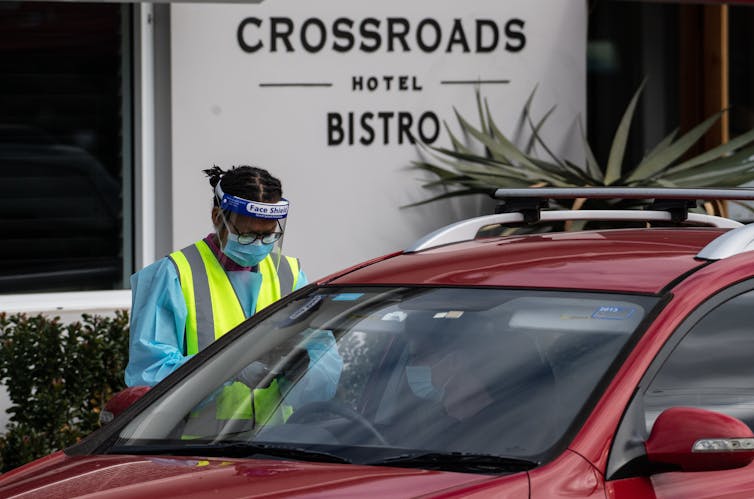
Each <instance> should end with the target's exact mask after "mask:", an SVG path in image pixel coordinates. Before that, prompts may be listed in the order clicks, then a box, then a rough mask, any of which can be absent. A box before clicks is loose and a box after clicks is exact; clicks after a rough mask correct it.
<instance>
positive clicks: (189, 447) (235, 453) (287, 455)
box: [111, 442, 351, 464]
mask: <svg viewBox="0 0 754 499" xmlns="http://www.w3.org/2000/svg"><path fill="white" fill-rule="evenodd" d="M111 452H112V453H114V454H140V455H141V454H155V455H156V454H163V455H174V456H207V457H238V458H251V457H255V456H260V455H264V456H272V457H281V458H284V459H294V460H298V461H314V462H320V463H343V464H350V463H351V461H349V460H348V459H346V458H344V457H340V456H336V455H335V454H330V453H328V452H323V451H317V450H312V449H305V448H302V447H288V446H284V445H280V444H263V443H253V442H233V443H219V444H217V443H214V444H203V445H202V444H186V443H184V444H176V445H139V446H130V445H127V446H126V445H124V446H119V447H116V448H114V449H113V450H111Z"/></svg>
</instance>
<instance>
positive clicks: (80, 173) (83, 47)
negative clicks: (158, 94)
mask: <svg viewBox="0 0 754 499" xmlns="http://www.w3.org/2000/svg"><path fill="white" fill-rule="evenodd" d="M128 12H129V10H128V7H125V6H123V5H121V4H118V3H114V4H108V3H99V4H85V3H73V2H56V3H43V2H0V293H16V292H29V291H63V290H88V289H117V288H122V287H123V284H124V283H123V266H124V262H123V257H122V253H123V244H124V242H123V218H124V217H123V176H124V174H128V173H127V172H130V165H124V164H123V158H124V154H125V151H124V145H123V144H124V142H125V141H124V138H123V137H124V136H130V131H128V130H123V126H122V123H123V122H124V116H123V109H124V106H123V102H124V99H125V97H124V95H125V94H126V93H129V92H131V90H130V84H129V82H128V81H127V80H128V78H127V77H126V76H125V75H124V74H123V68H124V67H129V66H128V65H129V64H130V55H129V54H130V50H128V48H127V47H128V44H127V43H124V41H125V40H128V39H130V37H129V32H128V25H129V20H128V19H127V18H128ZM124 62H126V63H127V64H125V65H124ZM127 112H128V113H130V112H131V111H130V109H128V111H127ZM127 156H128V155H127ZM124 172H126V173H124ZM126 265H130V263H126Z"/></svg>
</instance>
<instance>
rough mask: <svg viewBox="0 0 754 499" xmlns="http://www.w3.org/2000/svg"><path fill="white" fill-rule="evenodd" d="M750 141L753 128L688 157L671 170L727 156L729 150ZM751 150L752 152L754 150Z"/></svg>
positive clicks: (753, 137)
mask: <svg viewBox="0 0 754 499" xmlns="http://www.w3.org/2000/svg"><path fill="white" fill-rule="evenodd" d="M752 141H754V129H752V130H749V131H748V132H746V133H743V134H741V135H739V136H737V137H736V138H734V139H732V140H729V141H728V142H726V143H725V144H721V145H719V146H717V147H714V148H712V149H710V150H709V151H707V152H704V153H702V154H700V155H698V156H695V157H693V158H691V159H689V160H688V161H684V162H683V163H681V164H679V165H676V166H674V167H673V171H676V172H677V171H683V170H685V169H688V168H693V167H695V166H697V165H700V164H702V163H706V162H708V161H712V160H714V159H716V158H720V157H724V156H728V155H729V154H730V153H731V152H733V151H735V150H736V149H739V148H741V147H743V146H745V145H747V144H749V143H750V142H752ZM752 151H753V153H754V150H752Z"/></svg>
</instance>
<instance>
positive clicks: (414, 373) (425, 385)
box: [406, 366, 445, 402]
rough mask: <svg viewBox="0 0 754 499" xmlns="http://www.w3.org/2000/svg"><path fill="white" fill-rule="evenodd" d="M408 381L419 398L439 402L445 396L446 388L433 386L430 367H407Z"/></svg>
mask: <svg viewBox="0 0 754 499" xmlns="http://www.w3.org/2000/svg"><path fill="white" fill-rule="evenodd" d="M406 379H407V381H408V386H409V387H411V391H412V392H414V395H416V396H417V397H420V398H423V399H427V400H434V401H436V402H437V401H439V400H441V399H442V397H443V395H445V389H444V388H437V387H436V386H435V385H434V384H432V368H431V367H429V366H406Z"/></svg>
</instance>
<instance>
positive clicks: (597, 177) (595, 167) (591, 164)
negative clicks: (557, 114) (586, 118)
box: [578, 118, 605, 185]
mask: <svg viewBox="0 0 754 499" xmlns="http://www.w3.org/2000/svg"><path fill="white" fill-rule="evenodd" d="M578 122H579V132H580V133H581V143H582V145H583V147H584V157H585V158H586V169H587V172H589V175H590V176H591V178H593V179H594V185H600V184H603V183H604V181H605V176H604V175H603V173H602V168H600V165H599V164H598V163H597V159H596V158H595V157H594V153H593V152H592V148H591V146H590V145H589V142H588V141H587V139H586V133H585V132H584V125H583V124H582V123H581V118H579V120H578Z"/></svg>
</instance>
